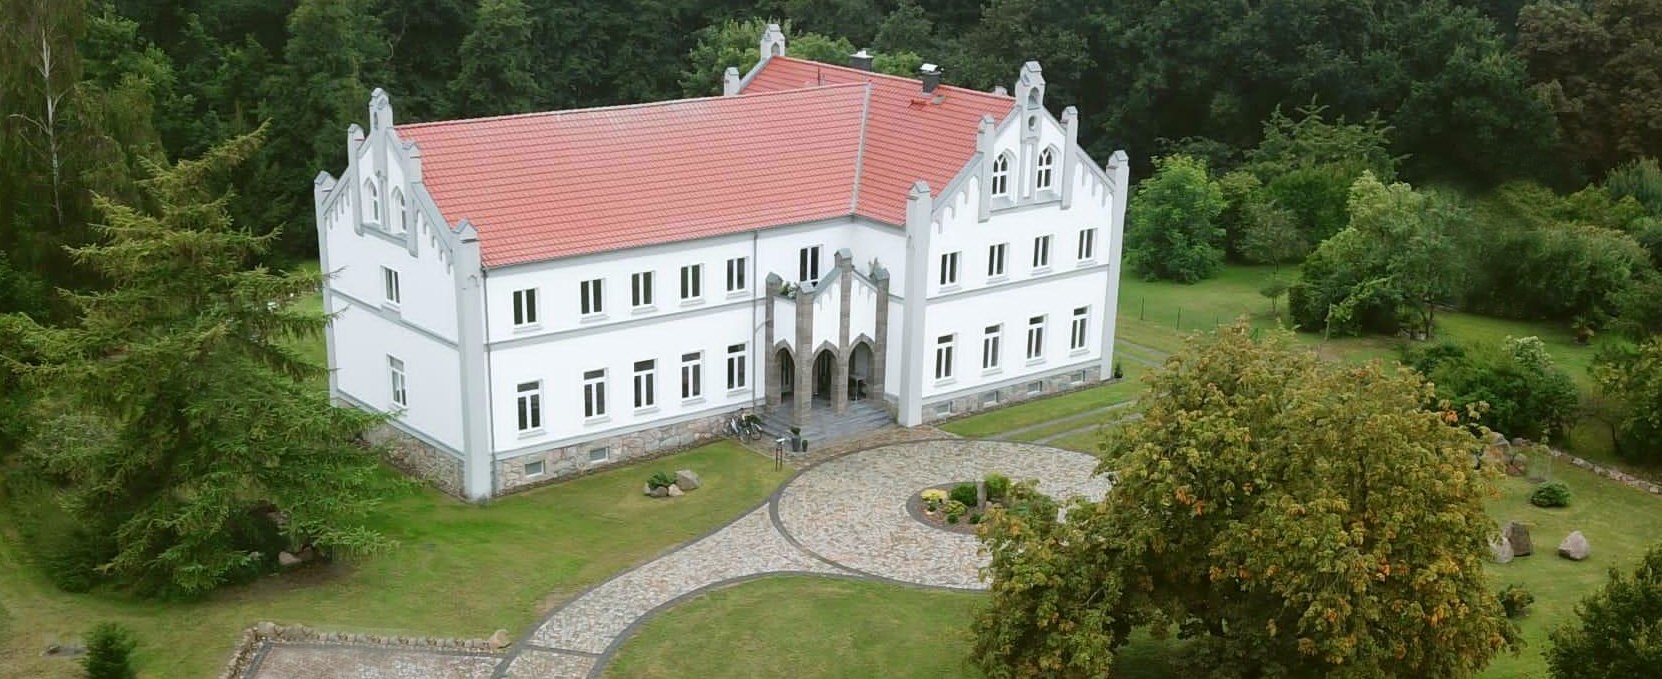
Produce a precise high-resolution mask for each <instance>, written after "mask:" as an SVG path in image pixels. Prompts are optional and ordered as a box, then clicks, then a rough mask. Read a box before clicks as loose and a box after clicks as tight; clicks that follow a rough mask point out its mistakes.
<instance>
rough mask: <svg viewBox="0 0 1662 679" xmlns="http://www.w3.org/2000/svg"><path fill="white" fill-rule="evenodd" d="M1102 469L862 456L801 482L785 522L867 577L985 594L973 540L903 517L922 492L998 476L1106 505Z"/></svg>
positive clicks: (1017, 457)
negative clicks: (908, 504)
mask: <svg viewBox="0 0 1662 679" xmlns="http://www.w3.org/2000/svg"><path fill="white" fill-rule="evenodd" d="M1096 464H1097V460H1096V458H1094V457H1091V456H1089V455H1085V454H1083V453H1073V452H1067V451H1061V450H1057V449H1055V448H1046V447H1044V446H1036V445H1030V444H1024V443H1010V442H1003V441H971V440H963V439H960V440H942V441H923V442H915V443H903V444H897V445H893V446H886V447H883V448H877V449H873V450H867V451H862V452H858V453H853V454H851V455H846V456H844V457H840V458H837V459H835V460H831V461H828V462H826V463H824V464H821V465H818V466H815V467H814V468H812V469H809V470H808V471H806V472H804V473H803V474H802V475H801V476H799V477H797V479H796V480H795V481H792V482H791V484H790V485H789V486H787V487H786V488H785V490H784V492H783V493H782V494H781V495H780V496H779V499H778V507H779V519H780V522H781V523H782V524H783V525H784V528H785V530H786V532H788V533H790V535H791V536H792V537H794V538H796V540H797V541H798V542H799V543H800V544H801V545H802V547H804V548H806V549H808V550H810V551H812V552H813V553H815V554H818V555H819V556H821V557H824V558H826V559H829V560H831V561H834V562H836V563H838V564H841V565H843V566H846V567H848V568H851V569H854V570H856V571H859V572H861V573H864V574H867V575H875V576H878V577H883V578H889V579H892V580H900V581H903V582H909V583H914V584H920V585H930V586H935V587H951V588H957V589H985V588H986V584H985V583H983V582H981V579H980V576H979V569H980V567H981V566H982V565H983V564H984V563H985V562H986V559H985V558H983V557H981V556H979V555H978V554H977V547H978V543H977V542H976V539H975V537H974V536H972V535H962V534H956V533H949V532H946V531H941V530H937V529H935V528H932V527H929V526H925V525H923V524H921V523H919V522H918V521H917V520H915V519H913V518H912V517H911V516H910V515H909V514H907V512H906V502H907V500H908V499H910V498H911V496H912V495H913V494H914V493H916V492H918V491H919V490H920V489H922V488H927V487H929V486H933V485H937V484H940V483H945V482H949V481H954V480H962V479H977V478H981V477H982V476H983V475H985V474H988V473H990V472H999V473H1001V474H1004V475H1006V476H1009V477H1010V478H1011V479H1012V480H1014V481H1024V480H1027V479H1037V480H1038V481H1039V490H1040V491H1041V492H1043V493H1045V494H1046V495H1050V496H1051V497H1055V498H1058V499H1063V498H1067V497H1071V496H1074V495H1083V496H1086V497H1088V498H1091V499H1093V500H1097V499H1101V498H1102V495H1103V493H1104V492H1106V491H1107V489H1108V481H1107V479H1106V478H1103V477H1099V476H1098V477H1093V476H1092V472H1093V471H1094V470H1095V469H1096Z"/></svg>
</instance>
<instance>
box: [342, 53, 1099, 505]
mask: <svg viewBox="0 0 1662 679" xmlns="http://www.w3.org/2000/svg"><path fill="white" fill-rule="evenodd" d="M780 47H781V49H782V45H781V46H780ZM370 117H371V125H370V129H369V131H368V132H367V133H366V132H363V131H361V130H359V129H358V127H357V126H353V128H352V130H351V131H350V132H349V135H348V158H349V164H348V166H347V169H346V171H345V172H344V173H343V174H342V176H341V177H340V179H338V180H336V179H334V178H332V177H330V176H328V175H327V174H323V175H320V176H319V178H318V181H317V187H316V189H317V190H316V196H317V209H318V228H319V241H320V244H321V250H322V255H321V259H322V264H323V267H324V270H325V272H326V273H327V274H329V278H328V281H327V283H326V285H325V289H324V299H325V304H326V309H328V310H329V311H330V312H331V313H333V314H335V315H336V318H335V321H334V322H333V323H332V324H331V326H330V330H329V333H328V342H329V362H330V366H329V367H330V369H331V379H330V390H331V394H332V396H333V397H335V398H336V399H337V400H338V401H340V402H345V403H350V404H352V405H354V406H356V407H360V408H365V409H370V410H376V411H384V412H390V413H393V414H394V416H393V422H392V425H393V426H394V427H396V428H397V429H398V430H399V431H401V432H402V433H403V434H405V435H407V436H409V437H412V438H413V439H415V440H417V441H420V442H421V443H423V444H425V445H427V446H429V447H431V448H432V449H433V450H434V454H435V455H437V456H439V457H440V460H439V462H440V463H441V466H442V465H455V466H458V467H459V468H460V469H461V479H460V480H459V483H458V484H457V485H458V486H459V487H458V488H456V489H455V491H456V492H459V493H460V494H463V495H465V496H467V497H469V498H472V499H483V498H488V497H490V496H492V495H495V494H497V493H500V492H502V491H504V490H507V489H509V488H511V487H514V486H517V485H523V484H526V483H534V482H536V481H538V480H540V479H541V478H551V477H553V476H559V475H565V474H569V473H577V472H580V471H581V469H579V468H578V467H583V466H600V465H604V464H608V463H611V462H615V461H618V460H620V459H623V458H624V457H627V456H630V455H634V454H637V453H641V452H650V451H641V450H634V449H631V450H628V451H619V450H617V449H616V446H619V445H622V446H624V447H632V446H637V445H646V446H649V447H650V445H651V444H650V443H648V444H637V440H638V439H640V437H641V436H644V435H645V433H648V432H653V431H660V430H664V428H666V427H674V426H677V425H687V426H691V425H690V424H689V423H707V422H710V421H712V418H724V417H726V416H728V415H730V414H731V413H733V412H734V411H735V410H736V409H739V408H745V407H762V406H773V407H787V406H788V405H789V404H787V403H784V402H783V401H782V400H781V397H780V389H778V387H779V385H778V384H777V382H778V381H779V380H781V379H784V378H783V377H782V376H781V375H780V374H779V373H780V372H781V371H787V372H788V371H794V372H795V373H796V376H795V377H794V378H793V379H796V380H798V381H800V380H805V379H808V375H806V374H804V373H805V372H806V371H803V370H801V369H799V368H800V366H805V365H811V362H812V360H813V358H812V357H810V356H806V355H805V354H804V351H805V349H806V351H809V352H815V353H817V352H819V351H821V350H822V349H825V348H830V349H831V350H833V351H841V352H842V354H841V355H842V359H841V360H842V361H843V364H842V366H843V369H844V370H853V371H855V372H859V369H858V368H852V367H850V366H849V365H848V360H849V359H848V356H847V353H848V350H849V349H850V348H851V347H853V346H854V345H856V344H861V343H863V345H864V346H865V347H866V349H868V350H869V349H873V348H875V349H878V350H879V352H880V353H882V354H884V355H885V357H886V358H885V359H883V364H882V371H881V374H878V375H869V374H861V377H863V378H866V379H869V380H870V381H871V382H872V383H873V384H874V385H880V386H881V389H880V390H879V392H878V393H877V394H874V395H872V398H881V399H882V400H883V401H884V402H885V403H887V404H888V407H889V408H890V409H891V411H892V412H894V413H895V414H896V417H897V419H898V420H899V421H900V423H901V424H905V425H915V424H920V423H922V422H923V421H925V420H926V419H932V418H933V417H936V416H939V415H941V414H944V410H943V409H944V408H947V407H950V406H947V405H945V404H950V403H952V402H954V401H955V400H959V401H961V400H962V399H965V398H967V397H972V396H975V395H977V394H981V393H984V392H988V390H996V389H1010V388H1018V389H1019V388H1023V387H1021V386H1019V385H1027V384H1031V383H1033V381H1034V380H1035V379H1038V378H1045V377H1054V376H1057V375H1061V374H1074V373H1083V371H1087V370H1091V371H1092V372H1091V373H1090V374H1092V375H1093V376H1099V378H1100V379H1106V378H1107V377H1108V376H1109V375H1111V370H1110V366H1111V361H1112V346H1113V326H1114V320H1115V315H1114V314H1115V309H1116V299H1117V292H1118V291H1117V281H1118V280H1119V260H1120V250H1121V232H1122V222H1123V215H1124V209H1125V206H1124V200H1125V196H1126V191H1127V181H1128V177H1127V171H1128V163H1127V162H1126V160H1125V158H1124V156H1123V154H1116V155H1115V158H1114V159H1113V160H1112V163H1111V164H1112V169H1111V170H1109V171H1105V170H1103V169H1102V168H1101V167H1100V166H1098V165H1097V164H1096V163H1095V162H1094V161H1092V160H1091V159H1090V158H1089V157H1087V156H1086V155H1085V154H1084V152H1083V151H1082V150H1080V148H1079V147H1078V144H1077V133H1078V130H1077V125H1078V123H1077V119H1078V117H1077V115H1076V114H1075V113H1074V112H1073V110H1072V109H1071V108H1069V109H1067V111H1065V112H1064V114H1063V117H1062V118H1061V119H1057V118H1055V117H1053V116H1052V115H1051V114H1049V113H1048V112H1047V111H1045V109H1044V108H1043V80H1042V78H1041V77H1040V76H1039V72H1038V67H1037V65H1036V64H1029V65H1028V66H1027V67H1024V69H1023V72H1022V81H1021V82H1018V84H1017V89H1016V105H1015V107H1014V108H1013V110H1012V111H1011V113H1010V115H1008V116H1006V117H1005V119H1004V121H1003V122H1002V123H997V124H995V123H993V122H992V121H991V119H988V120H987V121H985V122H984V123H983V125H982V130H981V132H980V137H979V139H978V142H977V143H978V149H979V151H978V152H977V153H976V154H975V156H974V157H972V158H971V159H970V161H969V162H968V163H967V164H966V165H965V167H964V168H963V170H962V171H961V172H960V173H959V175H958V177H957V179H955V180H954V181H953V182H951V183H950V184H949V185H947V186H945V187H939V190H933V189H934V187H922V186H920V187H917V188H915V189H914V191H913V195H912V197H911V201H910V203H909V206H910V209H909V211H908V216H907V219H906V223H905V224H882V223H877V222H875V221H872V220H869V219H866V218H864V217H859V216H853V215H851V216H849V217H846V218H840V219H833V220H825V221H821V222H815V223H808V224H794V225H780V226H777V227H772V228H766V229H758V230H754V231H750V232H745V233H739V234H730V235H725V236H717V237H711V238H705V239H701V240H694V241H683V242H673V243H662V244H656V245H649V246H644V247H637V248H631V249H627V250H621V251H610V252H602V253H597V254H590V255H582V256H575V257H568V258H561V259H553V260H545V261H538V262H532V263H525V264H515V265H509V266H503V267H497V268H485V267H482V266H481V265H480V257H479V243H478V242H477V240H478V238H479V235H478V234H477V233H476V232H475V230H474V228H473V227H472V226H471V225H469V224H467V223H466V222H465V221H464V220H461V219H460V216H457V215H446V214H445V212H444V206H442V205H435V204H434V203H433V201H432V199H431V198H430V196H429V195H428V194H427V192H426V191H425V189H424V188H423V186H422V179H421V169H420V168H421V158H420V150H419V149H417V148H415V147H414V145H412V144H406V143H404V142H402V141H401V140H400V139H399V138H398V134H397V132H396V131H395V130H394V128H393V111H392V107H391V106H390V104H389V103H388V101H387V99H386V97H385V95H384V94H381V93H380V92H379V91H377V93H376V95H375V97H374V98H373V100H372V102H371V107H370ZM999 158H1007V159H1008V160H1006V161H1005V164H999V163H997V162H996V161H997V159H999ZM1041 161H1047V162H1041ZM395 196H402V198H403V201H404V208H403V209H402V210H400V209H399V208H398V207H397V205H396V203H397V200H396V198H395ZM377 202H378V203H379V205H378V206H377V205H376V203H377ZM400 215H402V217H400ZM1082 234H1088V235H1082ZM1039 239H1048V252H1039V250H1041V249H1043V248H1045V245H1044V242H1045V241H1042V240H1039ZM1081 239H1088V240H1089V243H1087V244H1084V245H1082V243H1081ZM995 248H996V249H995ZM805 251H806V252H807V253H817V254H816V255H815V258H814V260H813V262H812V263H810V264H809V265H808V266H809V268H810V269H811V270H810V271H807V272H806V273H808V274H809V276H810V277H812V274H813V273H814V271H813V270H812V269H813V268H814V267H816V266H817V272H818V278H819V281H820V284H819V285H818V286H815V285H813V284H812V282H811V281H809V282H805V281H803V280H802V278H803V275H804V273H805V272H804V270H803V269H804V257H805V256H806V255H805ZM999 252H1002V255H1001V256H1002V260H1003V261H1002V263H995V262H994V261H993V260H995V259H998V258H999V257H1000V255H999V254H998V253H999ZM839 253H842V254H843V255H844V256H845V257H846V258H847V262H846V263H844V264H843V265H842V267H841V268H840V269H839V264H838V254H839ZM1082 254H1083V255H1085V256H1084V257H1081V255H1082ZM730 263H731V266H732V267H737V268H733V271H734V277H735V280H734V281H733V282H732V289H730V286H729V269H730ZM389 271H390V272H395V273H396V280H397V290H396V291H389V278H388V272H389ZM741 272H742V279H743V280H742V282H741V281H738V280H737V277H738V274H739V273H741ZM913 272H919V273H921V275H917V276H916V277H913V275H912V274H913ZM648 275H649V276H650V299H647V297H648V293H647V292H646V287H647V285H648V284H647V282H646V278H647V276H648ZM770 275H772V276H777V278H778V279H779V280H780V281H782V282H784V283H792V284H796V285H797V289H796V291H794V296H788V295H782V294H780V293H781V291H780V290H778V289H770V286H769V284H768V279H769V276H770ZM684 278H685V279H686V281H685V282H684ZM694 279H696V281H694ZM845 279H846V280H845ZM684 287H686V288H687V289H685V290H684V289H683V288H684ZM845 291H846V292H845ZM845 294H846V296H847V299H846V300H845V299H844V298H843V297H844V295H845ZM799 305H807V306H811V307H812V309H811V310H799V309H798V306H799ZM884 305H886V307H885V306H884ZM1081 309H1083V310H1084V314H1083V318H1082V319H1076V316H1077V313H1076V312H1078V311H1079V310H1081ZM799 314H801V316H800V318H803V319H807V320H804V321H803V322H802V324H800V325H799V324H798V323H797V322H796V319H797V318H799ZM879 316H882V318H879ZM1034 319H1042V321H1041V322H1040V323H1039V326H1040V328H1041V329H1040V333H1039V336H1038V337H1036V338H1035V339H1036V341H1035V342H1033V343H1030V342H1029V332H1030V328H1031V327H1032V326H1033V321H1034ZM770 321H771V323H770ZM1076 322H1078V323H1082V324H1083V325H1082V326H1078V325H1076ZM995 327H996V328H998V332H997V336H998V339H997V342H996V345H997V352H996V353H997V356H996V360H993V359H990V358H988V357H987V356H986V355H985V354H986V351H985V350H986V349H987V348H989V347H991V346H992V343H989V342H988V330H989V329H990V328H995ZM943 338H947V339H948V344H949V345H950V348H951V352H950V360H948V361H945V365H944V366H943V362H942V360H941V359H940V357H941V356H944V354H942V353H941V349H943V348H944V347H945V346H946V345H943V344H942V343H941V340H942V339H943ZM804 339H806V340H807V342H806V347H804V343H803V341H802V340H804ZM1030 344H1032V345H1033V346H1030ZM781 350H783V351H784V352H786V354H788V355H790V356H791V357H792V360H794V361H795V364H794V365H792V366H781V365H777V364H773V363H770V360H771V359H774V358H777V357H779V356H782V355H785V354H781V353H780V352H781ZM1030 353H1031V355H1030ZM730 359H732V360H730ZM734 362H741V363H742V364H743V365H742V371H741V370H739V369H738V367H737V366H735V365H732V363H734ZM872 369H875V367H872ZM395 370H396V372H397V373H400V374H401V377H400V376H397V375H395ZM739 372H742V376H740V375H739V374H738V373H739ZM695 373H696V374H695ZM695 380H696V382H697V385H696V388H695V387H694V386H693V385H692V384H691V382H693V381H695ZM770 380H772V381H773V382H775V383H773V384H770ZM647 382H650V394H648V393H646V392H647V390H648V387H647V386H645V385H646V383H647ZM836 384H838V385H839V390H840V385H841V384H842V380H838V381H837V382H836ZM1012 385H1018V386H1015V387H1012ZM770 386H771V387H774V388H773V389H771V390H770ZM802 389H803V387H800V386H799V387H798V389H797V392H796V393H797V394H798V400H797V403H798V404H801V403H806V402H807V401H808V399H807V397H804V396H801V391H802ZM994 400H997V399H996V397H995V399H994ZM982 402H987V401H986V400H985V399H983V401H982ZM840 403H841V402H840V401H839V404H840ZM839 407H840V405H839ZM631 437H635V438H631ZM666 440H667V439H666ZM619 441H621V442H624V443H615V442H619ZM596 442H614V443H596ZM585 446H592V447H589V448H585ZM555 450H560V451H569V450H580V451H586V452H582V453H581V454H580V455H579V458H578V461H577V462H575V463H572V465H576V466H572V465H567V466H566V467H564V468H561V469H550V465H551V464H552V466H559V463H558V462H557V461H555V458H554V457H551V456H550V454H548V451H555ZM620 453H623V454H620ZM561 459H564V458H561ZM441 485H442V484H441Z"/></svg>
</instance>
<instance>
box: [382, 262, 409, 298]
mask: <svg viewBox="0 0 1662 679" xmlns="http://www.w3.org/2000/svg"><path fill="white" fill-rule="evenodd" d="M381 283H382V286H383V288H384V290H383V293H384V294H385V296H386V300H387V303H388V304H398V303H400V302H401V301H402V300H403V298H404V296H403V295H402V294H401V293H400V292H399V290H398V272H397V271H393V270H392V269H389V268H387V267H384V266H383V267H381Z"/></svg>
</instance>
